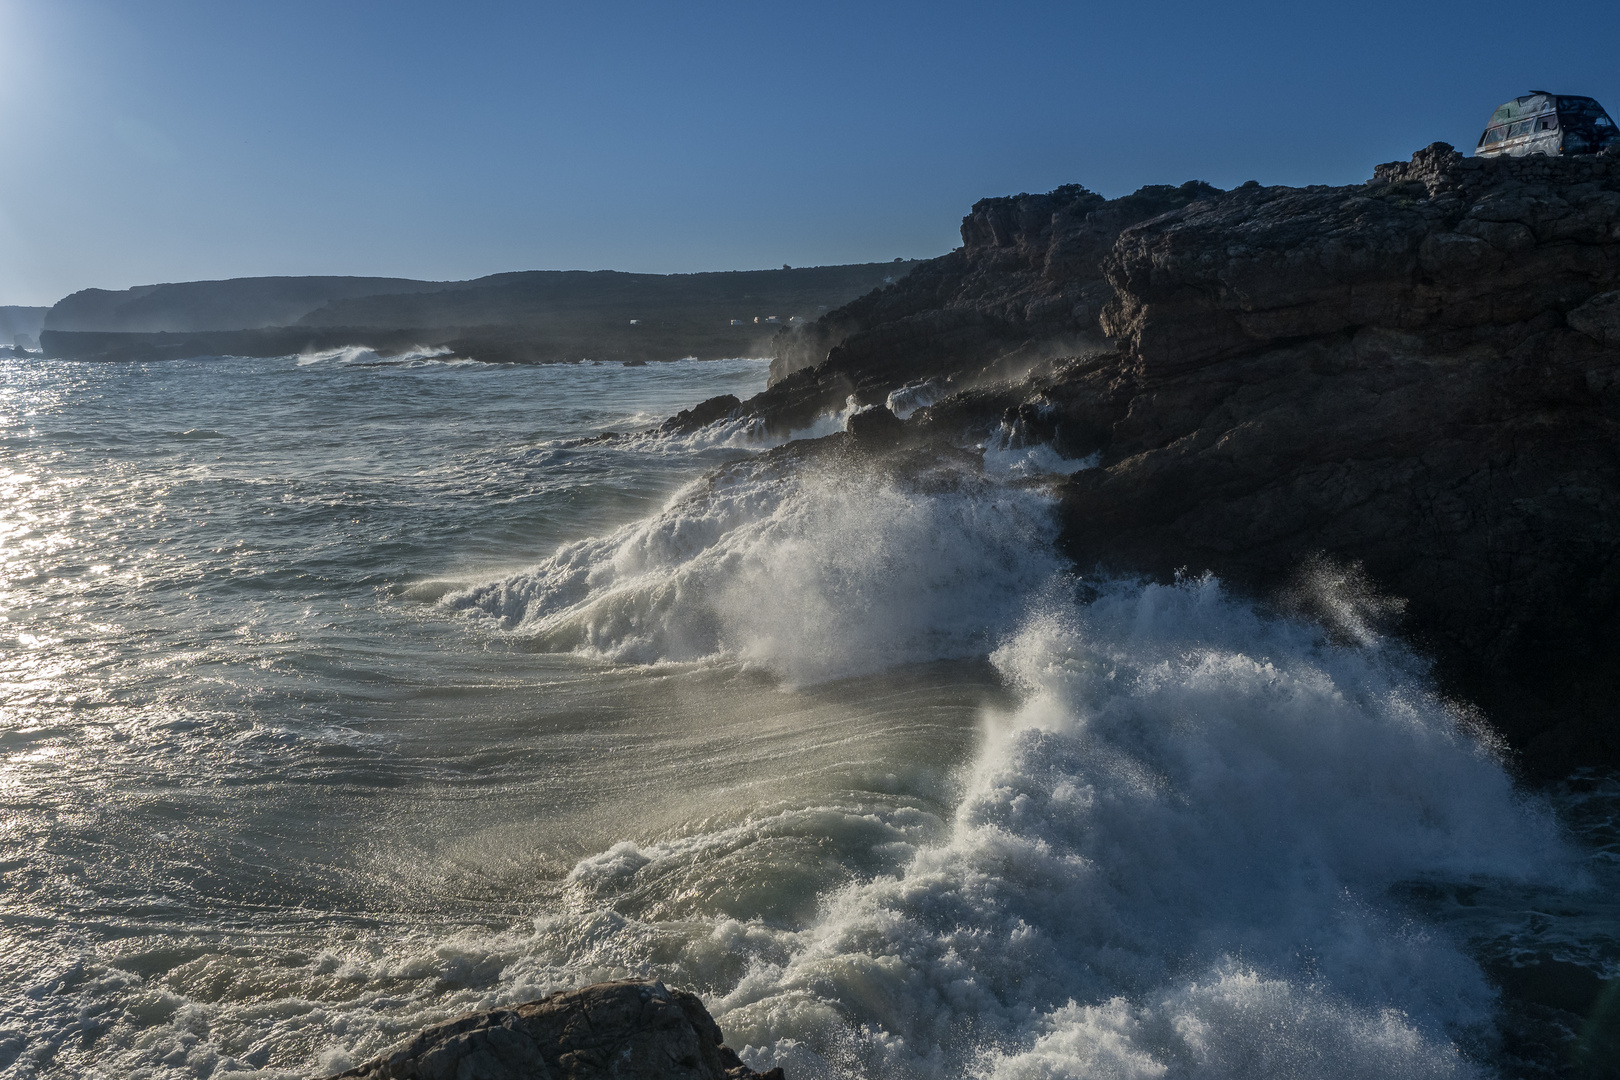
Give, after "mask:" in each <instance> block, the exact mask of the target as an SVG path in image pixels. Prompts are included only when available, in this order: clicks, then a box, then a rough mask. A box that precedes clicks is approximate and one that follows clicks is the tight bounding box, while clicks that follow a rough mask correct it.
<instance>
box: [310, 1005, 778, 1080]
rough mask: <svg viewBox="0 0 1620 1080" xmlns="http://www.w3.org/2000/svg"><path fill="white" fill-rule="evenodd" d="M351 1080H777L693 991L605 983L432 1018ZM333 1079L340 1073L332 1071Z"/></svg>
mask: <svg viewBox="0 0 1620 1080" xmlns="http://www.w3.org/2000/svg"><path fill="white" fill-rule="evenodd" d="M339 1077H344V1078H353V1080H598V1078H600V1080H782V1070H781V1069H771V1070H770V1071H769V1072H766V1073H757V1072H755V1071H754V1070H753V1069H750V1068H749V1067H748V1066H747V1065H744V1064H743V1063H742V1061H741V1060H740V1059H739V1058H738V1057H737V1055H736V1054H735V1053H734V1052H733V1051H731V1050H730V1049H728V1048H727V1047H726V1046H724V1045H723V1038H722V1036H721V1034H720V1028H719V1027H718V1026H717V1025H716V1024H715V1022H714V1020H713V1019H712V1018H711V1017H710V1016H709V1013H708V1011H707V1010H706V1009H704V1007H703V1002H701V1001H699V1000H698V998H697V996H696V995H694V994H689V993H687V992H685V991H684V990H670V989H667V988H666V987H665V986H664V984H663V983H660V982H636V981H633V980H632V981H623V982H606V983H597V984H596V985H594V986H586V987H582V988H580V989H578V990H566V991H562V992H560V993H556V994H551V995H549V996H547V997H544V998H541V999H540V1000H539V1001H531V1002H528V1003H527V1004H524V1005H519V1006H517V1007H516V1008H512V1009H495V1010H493V1011H491V1012H486V1013H474V1014H473V1015H471V1016H464V1017H462V1018H461V1019H459V1020H451V1021H450V1022H448V1023H444V1024H439V1025H438V1026H436V1027H431V1028H428V1029H427V1030H426V1031H424V1032H422V1033H421V1034H419V1035H417V1036H416V1038H414V1039H412V1040H411V1041H410V1042H409V1043H407V1044H406V1045H405V1046H404V1047H402V1048H400V1049H399V1050H396V1051H394V1052H393V1053H391V1054H388V1055H385V1056H383V1057H380V1058H377V1059H376V1060H374V1061H368V1062H366V1063H365V1064H364V1065H361V1066H359V1067H358V1068H354V1069H350V1070H349V1071H348V1072H345V1073H340V1074H339ZM333 1080H338V1078H336V1077H334V1078H333Z"/></svg>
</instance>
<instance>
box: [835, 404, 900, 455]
mask: <svg viewBox="0 0 1620 1080" xmlns="http://www.w3.org/2000/svg"><path fill="white" fill-rule="evenodd" d="M846 429H847V430H848V431H849V433H850V435H851V436H852V437H853V438H854V439H855V443H856V445H858V446H866V447H883V446H898V445H899V443H900V440H901V438H903V437H904V436H905V433H906V425H905V422H904V421H902V420H901V419H900V418H899V417H898V416H896V415H894V413H892V412H890V411H889V409H888V408H887V407H886V406H883V405H875V406H873V407H872V408H870V409H862V410H861V411H859V412H857V413H854V414H853V415H851V416H850V418H849V422H848V424H847V425H846Z"/></svg>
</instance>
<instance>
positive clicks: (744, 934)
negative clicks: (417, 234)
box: [0, 350, 1620, 1080]
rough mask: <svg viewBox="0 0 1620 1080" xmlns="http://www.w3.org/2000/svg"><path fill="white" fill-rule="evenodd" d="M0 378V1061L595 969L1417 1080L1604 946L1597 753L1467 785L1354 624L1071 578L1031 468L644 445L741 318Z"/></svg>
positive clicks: (96, 1070) (200, 1036)
mask: <svg viewBox="0 0 1620 1080" xmlns="http://www.w3.org/2000/svg"><path fill="white" fill-rule="evenodd" d="M0 363H4V364H5V365H6V366H5V380H4V397H3V398H0V424H3V429H0V439H3V444H0V445H3V447H4V461H3V465H0V493H3V500H0V575H3V576H0V597H3V601H4V612H3V613H4V619H5V622H4V624H3V628H0V631H3V632H0V650H3V656H0V672H3V675H0V695H3V706H0V707H3V714H0V887H3V889H4V893H3V903H0V1076H5V1077H8V1078H10V1077H17V1078H21V1077H34V1076H40V1077H69V1076H94V1075H106V1076H118V1077H130V1076H141V1077H147V1078H160V1077H214V1078H225V1077H242V1076H259V1077H284V1076H286V1077H290V1076H313V1075H322V1074H324V1073H327V1072H332V1071H337V1070H338V1069H340V1068H344V1067H347V1066H349V1065H350V1064H353V1063H357V1062H359V1061H361V1060H364V1059H365V1058H367V1057H369V1056H371V1055H374V1054H375V1053H378V1052H380V1051H381V1050H383V1049H384V1048H386V1047H387V1046H388V1045H389V1044H391V1043H393V1042H395V1041H397V1040H398V1039H399V1038H401V1037H402V1036H403V1035H404V1034H405V1033H407V1032H410V1031H411V1030H413V1029H415V1028H417V1027H420V1026H422V1025H424V1024H427V1023H431V1022H434V1021H437V1020H441V1019H445V1018H448V1017H451V1016H454V1015H457V1014H459V1013H463V1012H466V1011H470V1010H473V1009H478V1008H486V1007H491V1006H495V1005H499V1004H505V1003H512V1002H516V1001H521V1000H526V999H529V998H532V997H535V996H538V995H540V994H542V993H544V992H546V991H549V990H552V989H556V988H562V987H567V986H572V985H576V984H579V983H584V982H589V981H594V980H598V979H603V978H610V977H615V976H624V975H650V976H656V977H659V978H662V979H664V980H666V981H668V982H671V983H673V984H676V985H680V986H683V987H687V988H691V989H693V990H696V991H698V992H699V993H701V994H702V995H704V997H705V999H706V1000H707V1001H708V1002H709V1004H710V1007H711V1009H712V1011H713V1012H714V1013H715V1015H716V1017H717V1018H718V1020H719V1021H720V1024H721V1026H722V1028H723V1029H724V1031H725V1033H726V1036H727V1040H728V1042H729V1044H730V1045H732V1046H734V1047H737V1048H739V1049H740V1050H742V1053H743V1056H744V1058H745V1059H746V1060H748V1061H749V1062H750V1063H752V1064H754V1065H756V1066H758V1067H765V1066H767V1065H769V1064H773V1063H777V1064H782V1065H784V1066H785V1067H786V1068H787V1070H788V1075H789V1077H790V1078H793V1080H810V1078H817V1077H842V1076H863V1077H966V1076H974V1077H996V1078H1015V1077H1016V1078H1026V1077H1027V1078H1035V1077H1143V1078H1148V1077H1183V1076H1186V1077H1192V1076H1199V1077H1231V1078H1240V1077H1241V1078H1245V1080H1247V1078H1262V1077H1279V1078H1280V1077H1369V1078H1371V1077H1392V1076H1401V1077H1427V1076H1436V1077H1442V1076H1443V1077H1461V1076H1473V1075H1490V1074H1491V1072H1492V1071H1493V1068H1494V1066H1493V1062H1495V1061H1497V1060H1498V1058H1499V1055H1500V1051H1501V1045H1502V1044H1501V1038H1502V1035H1501V1024H1500V1023H1499V1020H1500V1014H1501V1009H1500V1005H1499V1001H1498V997H1497V991H1496V990H1495V988H1494V985H1493V983H1492V981H1491V980H1490V979H1489V978H1487V972H1488V971H1499V970H1500V968H1501V965H1503V964H1512V963H1515V962H1519V961H1521V960H1524V959H1526V958H1532V959H1540V960H1549V959H1551V960H1563V961H1574V962H1577V963H1580V964H1583V965H1585V966H1586V967H1587V968H1589V969H1592V970H1597V971H1600V972H1604V973H1606V974H1608V975H1610V976H1613V975H1615V974H1620V940H1617V937H1620V933H1617V928H1616V926H1617V919H1616V910H1617V909H1616V905H1615V902H1614V901H1613V899H1612V897H1613V896H1614V895H1615V893H1616V888H1617V885H1620V832H1617V830H1616V825H1615V822H1616V817H1617V815H1616V810H1617V808H1620V790H1617V788H1616V785H1615V784H1614V783H1613V782H1612V781H1607V780H1604V779H1602V778H1598V777H1587V778H1584V779H1583V780H1582V781H1581V782H1579V783H1576V784H1573V785H1571V786H1570V787H1569V788H1568V789H1567V790H1566V791H1564V792H1563V793H1562V794H1558V793H1554V794H1553V795H1550V796H1540V795H1537V796H1532V795H1527V794H1525V793H1523V792H1521V791H1517V790H1515V788H1514V786H1513V785H1512V784H1511V783H1510V780H1509V777H1508V774H1507V772H1506V771H1505V770H1504V767H1503V765H1502V763H1501V759H1500V753H1499V751H1498V750H1497V749H1496V748H1495V747H1493V746H1492V745H1491V743H1490V741H1489V740H1488V739H1487V738H1484V737H1482V735H1481V733H1480V731H1479V728H1478V724H1477V723H1476V722H1475V720H1474V719H1473V718H1472V717H1471V716H1470V714H1469V713H1468V712H1467V710H1466V709H1465V708H1461V707H1458V706H1455V705H1452V704H1448V703H1446V702H1444V701H1441V700H1439V699H1438V698H1437V697H1436V696H1435V695H1434V694H1433V692H1432V691H1431V689H1430V686H1429V684H1428V682H1427V678H1426V674H1425V672H1424V669H1423V667H1422V666H1421V664H1420V663H1418V662H1417V661H1416V660H1414V659H1413V658H1412V657H1411V656H1409V655H1408V654H1406V653H1405V652H1404V651H1403V650H1402V649H1401V648H1400V647H1399V646H1398V645H1397V644H1395V643H1391V642H1387V641H1379V640H1377V639H1376V638H1373V637H1371V636H1369V635H1368V634H1366V633H1364V632H1363V633H1360V634H1359V635H1357V634H1348V635H1347V634H1344V633H1333V634H1330V633H1328V632H1327V631H1325V630H1324V629H1323V628H1322V627H1320V626H1316V625H1311V624H1306V623H1303V622H1295V621H1291V620H1288V619H1285V618H1282V617H1280V616H1277V615H1274V614H1268V613H1267V612H1265V611H1262V610H1259V609H1257V608H1255V607H1253V606H1251V605H1248V604H1246V603H1244V602H1241V601H1239V600H1236V599H1234V598H1232V597H1230V596H1228V595H1227V594H1225V593H1224V592H1223V590H1222V588H1221V586H1220V584H1219V582H1216V581H1213V580H1210V579H1189V580H1186V581H1183V582H1180V583H1178V584H1175V585H1168V586H1167V585H1144V584H1140V583H1131V582H1107V581H1079V580H1076V579H1075V578H1073V577H1072V576H1071V575H1070V574H1069V573H1068V572H1067V570H1066V568H1065V566H1064V565H1063V563H1062V561H1061V560H1060V559H1059V558H1058V557H1057V555H1056V554H1055V552H1054V550H1053V546H1052V545H1053V540H1054V535H1055V525H1054V522H1053V519H1052V504H1051V499H1050V495H1049V492H1048V488H1047V486H1046V485H1045V484H1043V483H1042V481H1041V477H1042V476H1043V475H1047V474H1057V473H1062V472H1068V471H1073V470H1074V469H1077V468H1081V467H1084V466H1085V465H1086V464H1088V463H1087V462H1065V461H1063V460H1062V459H1060V458H1058V457H1057V456H1056V455H1055V454H1053V453H1052V452H1051V450H1050V449H1049V448H1045V447H1033V448H1028V447H1019V446H1016V445H1013V444H1012V443H1011V442H1009V440H1008V439H1006V438H1001V439H1000V440H999V441H998V439H997V438H996V436H995V434H994V433H986V441H985V445H986V447H987V454H986V469H985V470H984V471H983V472H979V471H971V470H968V469H965V468H960V467H957V468H950V469H947V468H941V469H937V470H934V471H932V472H928V473H926V474H924V475H891V474H888V473H886V472H884V471H882V470H881V469H878V468H876V467H873V466H862V465H859V464H855V463H852V462H850V461H848V460H845V461H843V462H841V463H839V464H837V465H836V466H834V465H832V464H826V463H818V459H817V458H816V457H815V456H813V455H807V456H795V455H775V456H772V457H768V458H767V457H762V456H761V450H762V449H763V448H764V443H763V442H761V441H760V440H759V439H757V438H756V436H755V433H753V432H751V431H750V430H749V429H747V428H746V427H745V426H743V425H729V426H727V425H721V426H719V427H717V428H715V429H711V430H710V431H708V432H704V433H700V434H699V435H697V436H688V437H683V438H670V437H662V436H659V435H656V434H653V433H651V430H650V429H651V428H652V427H653V426H654V425H655V424H656V422H657V421H658V420H659V419H660V418H661V417H663V416H665V415H668V414H670V413H672V412H674V411H676V410H678V409H680V408H682V407H685V406H687V405H690V404H692V403H693V402H695V401H698V400H700V399H702V398H705V397H708V396H711V395H714V394H719V393H728V392H729V393H736V394H739V395H746V394H748V393H751V392H753V391H754V390H757V389H758V388H760V387H761V386H762V385H763V382H764V378H765V369H766V365H765V364H764V363H763V362H761V361H752V360H737V361H721V362H710V363H698V362H695V361H692V362H681V363H674V364H661V365H649V366H647V367H638V368H621V367H619V366H616V365H577V366H555V367H496V366H487V365H482V364H475V363H468V362H462V361H457V360H455V359H454V358H452V357H448V356H432V355H422V356H416V357H408V358H404V359H396V360H392V361H384V360H380V359H379V358H377V357H376V356H374V355H372V354H369V353H365V352H361V351H358V350H348V351H341V352H334V353H330V354H323V355H320V356H306V357H287V358H282V359H275V360H234V359H213V360H198V361H183V362H171V363H161V364H149V365H91V364H69V363H54V362H43V361H37V360H36V361H27V360H14V361H13V360H8V361H0ZM912 397H914V398H917V400H915V401H913V400H911V399H910V398H908V399H907V401H906V402H904V403H901V404H904V405H905V406H906V407H908V408H909V407H915V405H917V404H919V403H922V401H923V399H924V398H925V397H926V395H925V394H924V393H923V392H921V391H919V392H918V393H915V394H913V395H912ZM838 422H839V418H837V417H831V418H828V420H826V421H824V422H823V423H822V425H820V427H819V428H818V429H817V430H831V429H832V428H834V427H836V426H837V424H838ZM605 431H613V432H617V433H620V437H616V438H612V439H599V438H597V436H599V435H600V434H601V433H603V432H605ZM1330 606H1331V605H1330ZM1346 641H1349V642H1350V643H1349V644H1345V643H1344V642H1346ZM1335 642H1338V643H1335Z"/></svg>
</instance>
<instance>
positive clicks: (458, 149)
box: [0, 0, 1620, 304]
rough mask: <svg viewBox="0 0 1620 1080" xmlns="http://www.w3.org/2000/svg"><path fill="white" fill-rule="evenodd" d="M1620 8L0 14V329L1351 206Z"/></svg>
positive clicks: (1603, 48) (1602, 84)
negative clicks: (183, 303)
mask: <svg viewBox="0 0 1620 1080" xmlns="http://www.w3.org/2000/svg"><path fill="white" fill-rule="evenodd" d="M1617 40H1620V7H1617V6H1615V5H1613V4H1605V3H1597V2H1574V3H1567V4H1564V5H1561V6H1560V7H1559V8H1558V9H1557V10H1556V12H1550V13H1547V14H1546V15H1545V16H1543V17H1541V18H1539V19H1526V18H1525V17H1524V15H1523V9H1522V7H1520V6H1518V5H1512V6H1510V5H1509V4H1507V3H1504V2H1502V0H1485V2H1474V3H1462V2H1458V0H1446V2H1440V3H1430V4H1425V5H1413V4H1410V3H1403V4H1397V3H1390V2H1383V0H1379V2H1371V3H1363V4H1359V5H1354V6H1349V5H1343V6H1340V5H1334V6H1327V5H1295V4H1284V3H1277V2H1272V3H1260V2H1243V3H1229V4H1225V5H1210V4H1194V3H1189V2H1184V0H1159V2H1149V3H1137V4H1128V5H1127V4H1121V3H1117V2H1115V3H1108V4H1103V3H1071V4H1058V3H1031V2H1012V3H1002V4H996V5H990V4H969V3H955V2H944V3H931V4H923V3H918V2H915V0H903V2H897V3H890V4H886V5H883V6H881V8H879V7H876V6H873V5H864V4H853V3H842V2H839V3H824V4H820V5H817V6H815V7H814V8H813V9H811V8H809V7H789V6H787V5H780V4H757V3H756V4H741V3H709V4H704V5H702V6H701V7H696V8H692V9H688V10H681V9H677V8H676V7H674V6H672V5H652V4H628V3H608V4H597V5H592V6H591V7H589V8H588V9H586V8H584V7H582V6H578V5H562V4H523V3H512V2H488V3H478V4H470V5H450V4H444V3H438V4H434V3H426V2H398V3H383V2H378V0H353V2H349V3H344V4H328V3H319V2H314V0H277V2H275V3H267V2H251V3H243V4H232V5H219V4H207V3H200V2H194V0H150V2H141V3H114V2H111V0H0V43H3V45H4V60H3V61H0V131H4V132H5V135H6V139H5V150H6V164H5V166H4V167H3V168H0V252H3V253H4V258H0V304H49V303H52V302H54V301H55V300H57V299H59V298H61V297H62V296H63V295H65V294H67V293H69V292H73V291H75V290H78V289H81V288H86V287H100V288H113V289H121V288H126V287H128V286H131V285H136V284H145V283H152V282H160V281H184V280H195V279H202V278H223V277H238V276H249V275H263V274H356V275H378V276H401V277H415V278H429V279H450V278H467V277H475V276H478V275H482V274H487V273H495V272H499V271H504V270H517V269H531V268H556V269H618V270H631V271H642V272H656V273H671V272H689V271H701V270H728V269H746V268H759V267H773V266H780V265H782V264H784V263H788V264H792V265H795V266H800V265H815V264H830V263H849V262H863V261H884V260H888V259H892V258H894V257H896V256H905V257H927V256H932V255H937V254H940V253H942V252H944V251H946V250H949V249H950V248H951V247H953V246H955V244H956V243H957V242H958V241H957V236H956V232H955V225H956V222H957V220H958V219H959V218H960V216H961V214H962V213H963V212H964V211H965V210H966V208H967V207H968V206H969V205H970V204H971V203H972V202H973V201H974V200H976V199H978V198H981V197H983V196H986V195H996V194H1011V193H1015V192H1018V191H1042V190H1047V189H1049V188H1052V187H1055V186H1057V185H1059V184H1063V183H1082V184H1085V185H1086V186H1088V187H1090V188H1092V189H1094V190H1097V191H1099V192H1102V193H1103V194H1106V195H1120V194H1124V193H1126V192H1129V191H1131V190H1134V189H1135V188H1137V187H1139V186H1141V185H1143V184H1150V183H1179V182H1181V181H1183V180H1187V179H1192V178H1197V179H1203V180H1208V181H1209V182H1211V183H1214V184H1216V185H1218V186H1220V187H1231V186H1233V185H1236V184H1239V183H1242V182H1243V181H1245V180H1249V179H1256V180H1259V181H1261V182H1262V183H1267V184H1274V183H1288V184H1307V183H1350V182H1354V181H1357V180H1361V179H1364V178H1366V177H1367V176H1369V175H1370V174H1371V170H1372V166H1373V165H1374V164H1376V163H1378V162H1381V161H1387V160H1392V159H1395V158H1403V157H1406V156H1408V155H1409V154H1410V153H1411V152H1412V151H1413V150H1415V149H1418V148H1419V147H1421V146H1424V145H1426V144H1428V143H1430V142H1433V141H1435V140H1444V141H1448V142H1452V143H1454V144H1455V145H1457V146H1458V147H1459V148H1462V149H1465V150H1466V149H1468V148H1470V147H1471V146H1472V144H1473V141H1474V139H1475V138H1476V137H1477V135H1478V133H1479V131H1480V129H1481V128H1482V126H1483V123H1484V120H1485V118H1486V116H1487V115H1488V114H1489V112H1490V110H1491V108H1493V107H1494V106H1495V105H1496V104H1498V103H1499V102H1501V101H1503V100H1505V99H1507V98H1509V97H1512V96H1515V95H1518V94H1522V93H1525V92H1527V91H1529V90H1530V89H1533V88H1536V89H1539V88H1546V89H1551V90H1555V91H1563V92H1570V93H1581V94H1591V95H1593V96H1595V97H1597V98H1599V100H1601V101H1604V102H1605V103H1606V104H1607V105H1608V106H1609V107H1610V109H1611V110H1613V109H1615V108H1617V107H1620V79H1617V78H1616V76H1615V70H1614V66H1613V55H1614V50H1615V47H1616V42H1617Z"/></svg>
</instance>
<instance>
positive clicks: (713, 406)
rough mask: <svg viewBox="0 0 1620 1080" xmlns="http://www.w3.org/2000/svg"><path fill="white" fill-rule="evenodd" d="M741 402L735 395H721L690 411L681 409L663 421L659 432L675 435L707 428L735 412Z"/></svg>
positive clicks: (701, 403) (695, 406) (693, 407)
mask: <svg viewBox="0 0 1620 1080" xmlns="http://www.w3.org/2000/svg"><path fill="white" fill-rule="evenodd" d="M741 404H742V402H740V401H738V400H737V396H736V395H735V394H721V395H720V396H719V397H712V398H709V399H708V400H707V401H701V402H699V403H698V404H696V405H694V406H692V407H691V408H690V409H682V410H681V411H680V412H678V413H676V414H675V415H674V416H672V417H670V418H669V419H668V420H665V421H664V423H663V425H662V426H661V427H660V428H659V430H660V431H667V432H672V433H675V434H682V435H684V434H686V433H688V432H692V431H696V430H698V429H699V428H702V427H707V426H708V425H710V424H712V423H714V422H715V421H716V420H724V419H726V418H727V417H729V416H731V415H732V414H733V413H735V412H736V411H737V407H738V406H739V405H741Z"/></svg>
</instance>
